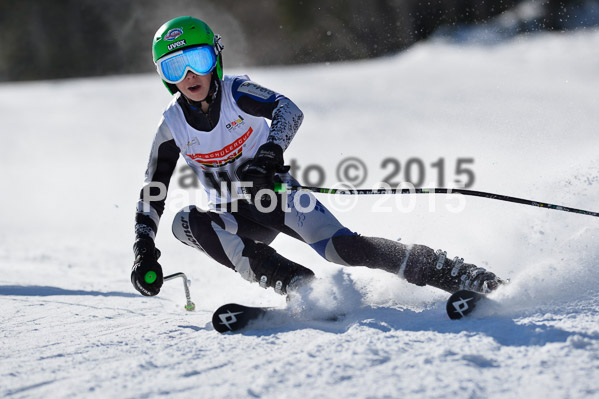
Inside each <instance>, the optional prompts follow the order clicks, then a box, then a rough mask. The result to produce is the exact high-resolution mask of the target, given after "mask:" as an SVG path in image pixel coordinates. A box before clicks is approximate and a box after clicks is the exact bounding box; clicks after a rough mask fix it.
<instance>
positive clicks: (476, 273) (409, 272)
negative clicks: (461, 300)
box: [403, 245, 506, 294]
mask: <svg viewBox="0 0 599 399" xmlns="http://www.w3.org/2000/svg"><path fill="white" fill-rule="evenodd" d="M403 275H404V277H405V278H406V280H408V282H410V283H413V284H416V285H420V286H423V285H431V286H433V287H436V288H440V289H442V290H444V291H447V292H449V293H454V292H456V291H459V290H469V291H475V292H480V293H483V294H487V293H489V292H491V291H494V290H496V289H497V287H499V286H500V285H502V284H505V283H506V281H504V280H502V279H501V278H499V277H497V276H496V275H495V274H494V273H491V272H488V271H487V270H485V269H483V268H482V267H477V266H476V265H472V264H470V263H464V259H462V258H458V257H457V256H456V257H455V258H453V260H449V259H448V258H447V253H446V252H445V251H441V250H438V251H437V252H435V251H433V250H432V249H431V248H428V247H426V246H424V245H414V246H413V247H412V248H411V249H410V252H409V254H408V258H407V260H406V261H405V267H404V268H403Z"/></svg>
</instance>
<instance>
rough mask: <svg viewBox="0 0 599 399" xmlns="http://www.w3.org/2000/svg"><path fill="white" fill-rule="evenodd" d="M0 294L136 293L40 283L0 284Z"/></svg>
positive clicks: (128, 294)
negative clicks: (70, 288) (69, 287)
mask: <svg viewBox="0 0 599 399" xmlns="http://www.w3.org/2000/svg"><path fill="white" fill-rule="evenodd" d="M0 295H6V296H58V295H86V296H106V297H124V298H134V297H135V298H137V297H139V295H138V294H134V293H128V292H118V291H110V292H101V291H85V290H67V289H64V288H58V287H48V286H40V285H29V286H21V285H2V286H0Z"/></svg>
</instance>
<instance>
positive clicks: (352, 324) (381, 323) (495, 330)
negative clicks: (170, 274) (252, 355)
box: [239, 306, 599, 346]
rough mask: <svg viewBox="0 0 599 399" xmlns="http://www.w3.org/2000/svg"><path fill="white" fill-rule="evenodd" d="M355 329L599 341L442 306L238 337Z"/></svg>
mask: <svg viewBox="0 0 599 399" xmlns="http://www.w3.org/2000/svg"><path fill="white" fill-rule="evenodd" d="M352 328H370V329H372V330H378V331H380V332H382V333H393V332H395V331H403V332H406V331H409V332H436V333H439V334H445V335H447V339H448V340H451V339H452V336H454V335H457V334H460V335H462V334H466V335H472V336H475V335H485V336H487V337H490V338H492V339H493V340H495V341H496V342H497V343H498V344H500V345H502V346H543V345H545V344H548V343H553V342H566V341H567V340H568V338H569V337H572V336H578V337H583V338H587V339H591V340H599V334H585V333H581V332H576V331H567V330H563V329H561V328H558V327H553V326H549V325H546V324H543V323H534V322H529V323H527V324H523V323H517V322H516V321H515V320H514V319H513V318H511V317H509V316H505V315H492V316H489V317H484V318H475V317H473V318H468V319H462V320H450V319H448V318H447V316H446V315H445V312H444V310H443V309H441V307H440V306H436V307H434V308H432V309H428V310H425V311H422V312H416V311H413V310H409V309H393V308H384V307H379V308H370V307H366V308H363V309H360V310H358V311H356V312H352V313H350V314H348V315H345V316H343V317H340V318H339V319H338V320H336V321H326V320H309V319H308V320H306V319H305V318H304V319H302V318H295V317H294V316H293V315H290V314H286V315H283V314H280V315H279V316H278V317H277V318H276V319H275V320H268V321H264V320H260V321H256V322H254V323H253V324H251V325H250V327H249V328H248V329H246V330H244V331H241V332H239V333H240V334H242V335H246V336H270V335H276V334H279V333H283V332H290V331H296V330H301V329H316V330H320V331H323V332H328V333H333V334H343V333H345V332H347V331H348V330H350V329H352ZM373 333H374V331H373Z"/></svg>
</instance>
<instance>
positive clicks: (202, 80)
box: [177, 71, 212, 101]
mask: <svg viewBox="0 0 599 399" xmlns="http://www.w3.org/2000/svg"><path fill="white" fill-rule="evenodd" d="M211 77H212V73H209V74H208V75H197V74H195V73H193V72H191V71H189V72H187V75H186V76H185V79H183V80H182V81H180V82H179V83H177V89H179V91H180V92H181V93H182V94H183V95H184V96H185V97H187V98H188V99H190V100H192V101H202V100H204V99H205V98H206V96H207V95H208V91H209V90H210V79H211Z"/></svg>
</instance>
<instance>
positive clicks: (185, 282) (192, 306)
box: [164, 273, 196, 312]
mask: <svg viewBox="0 0 599 399" xmlns="http://www.w3.org/2000/svg"><path fill="white" fill-rule="evenodd" d="M177 277H181V278H182V279H183V289H184V290H185V298H187V304H186V305H185V310H187V311H190V312H191V311H193V310H194V309H195V308H196V305H195V304H194V303H193V302H192V301H191V295H190V294H189V280H188V279H187V276H186V275H185V273H175V274H170V275H168V276H165V277H164V281H169V280H172V279H174V278H177Z"/></svg>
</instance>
